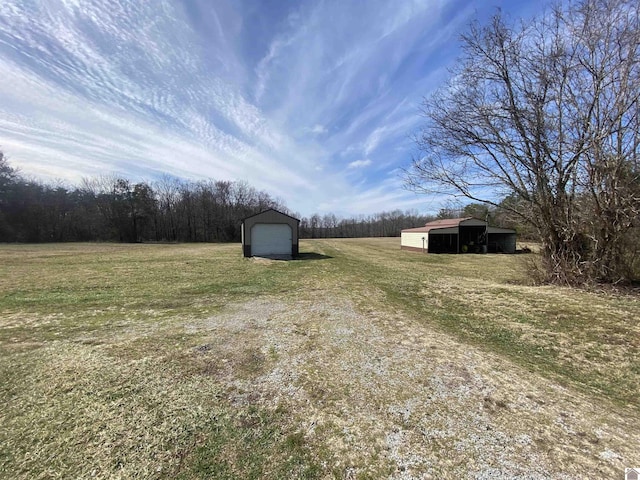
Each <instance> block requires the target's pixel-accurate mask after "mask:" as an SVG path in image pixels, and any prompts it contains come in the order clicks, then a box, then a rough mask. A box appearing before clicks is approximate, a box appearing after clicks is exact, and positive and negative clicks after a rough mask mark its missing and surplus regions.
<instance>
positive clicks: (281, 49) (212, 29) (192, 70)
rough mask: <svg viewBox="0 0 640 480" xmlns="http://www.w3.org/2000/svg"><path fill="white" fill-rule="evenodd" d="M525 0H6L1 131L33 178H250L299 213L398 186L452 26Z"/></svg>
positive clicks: (532, 4)
mask: <svg viewBox="0 0 640 480" xmlns="http://www.w3.org/2000/svg"><path fill="white" fill-rule="evenodd" d="M539 5H540V2H538V1H535V0H531V1H524V0H521V1H508V0H505V1H500V0H489V1H481V0H478V1H459V0H453V1H445V0H441V1H437V0H414V1H409V0H407V1H405V0H398V1H393V2H391V1H388V0H383V1H377V0H368V1H366V2H365V1H355V0H353V1H349V0H336V1H331V0H327V1H278V0H251V1H249V0H233V1H231V0H230V1H226V0H184V1H179V0H148V1H144V0H135V1H134V0H2V1H1V2H0V71H1V72H2V81H1V82H0V148H1V149H2V150H3V151H4V153H5V154H6V155H7V156H8V157H9V159H10V162H11V164H12V165H13V166H16V167H18V168H19V169H20V170H21V172H22V173H23V174H25V175H27V176H31V177H35V178H38V179H41V180H44V181H47V182H49V181H56V180H62V181H63V182H66V183H68V184H74V185H75V184H78V183H79V182H80V181H81V179H82V178H83V177H93V176H96V175H101V174H112V173H116V174H120V175H124V176H126V177H127V178H130V179H132V180H136V181H138V180H149V181H153V180H154V179H156V178H158V177H160V176H161V175H163V174H168V175H171V176H176V177H180V178H185V179H190V180H199V179H207V178H214V179H216V180H245V181H247V182H249V183H250V184H251V185H252V186H254V187H256V188H258V189H261V190H266V191H267V192H269V193H270V194H272V195H273V196H276V197H278V198H281V199H282V200H284V202H285V203H286V204H287V206H288V207H289V208H290V209H291V210H292V211H295V212H298V213H301V214H302V215H309V214H311V213H313V212H320V213H327V212H333V213H336V214H338V215H343V216H344V215H352V214H360V213H362V214H368V213H374V212H380V211H385V210H393V209H397V208H399V209H402V210H405V209H417V210H418V211H421V212H430V211H431V212H433V211H437V209H438V208H439V207H440V204H441V202H442V201H443V199H441V198H436V197H426V196H418V195H415V194H413V193H411V192H407V191H406V190H404V189H403V188H402V181H401V179H400V176H399V169H400V168H401V167H403V166H406V165H407V164H408V163H409V162H410V159H411V156H412V155H413V154H414V153H415V146H414V145H413V143H412V141H411V138H410V137H411V134H412V133H414V132H416V131H417V130H418V129H419V127H420V124H421V123H422V121H423V120H422V118H421V117H420V116H419V106H420V102H421V100H422V98H423V97H424V96H426V95H428V94H429V93H430V92H431V91H433V89H434V88H437V86H438V85H439V84H441V82H442V81H443V80H444V79H445V78H446V76H447V67H448V66H450V65H451V64H452V62H453V61H455V58H456V56H457V55H458V50H457V48H458V37H459V35H460V33H461V32H463V31H464V30H465V29H466V28H467V26H468V24H469V22H470V21H472V20H473V19H474V18H479V19H480V20H483V19H486V18H488V17H489V16H490V15H492V14H493V13H494V12H495V10H496V8H497V7H500V8H502V10H503V11H504V12H507V13H508V14H510V15H512V16H513V17H520V16H523V17H527V16H529V15H531V14H533V13H535V9H536V8H540V7H539Z"/></svg>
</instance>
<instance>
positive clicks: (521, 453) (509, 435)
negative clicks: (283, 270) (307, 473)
mask: <svg viewBox="0 0 640 480" xmlns="http://www.w3.org/2000/svg"><path fill="white" fill-rule="evenodd" d="M185 328H186V330H187V331H188V332H191V333H194V332H199V333H204V334H206V335H207V336H208V337H210V341H209V342H207V344H206V345H207V346H206V347H204V346H201V347H199V348H198V349H197V351H194V355H196V354H197V355H201V356H203V357H206V358H207V359H208V360H209V361H210V362H212V365H213V367H212V369H211V372H212V374H214V375H216V377H217V379H218V380H219V381H220V382H221V383H222V384H223V385H226V388H227V392H228V395H229V397H230V398H231V400H232V401H233V402H234V403H238V404H242V405H245V404H259V405H260V406H262V407H266V408H272V409H276V408H278V406H282V405H284V406H286V407H287V408H289V409H290V410H291V411H292V412H294V415H295V421H296V422H297V423H298V424H299V427H300V430H301V431H303V432H304V434H305V438H306V439H307V441H309V442H310V443H312V444H316V445H317V446H319V447H320V446H321V447H324V448H325V449H326V450H328V451H329V452H330V457H331V458H332V462H333V464H332V465H327V469H328V471H329V470H332V471H333V472H335V471H339V472H342V474H343V477H344V478H360V477H364V476H366V475H369V476H373V477H375V478H381V477H382V478H384V477H386V478H392V479H414V478H415V479H418V478H420V479H423V478H462V477H464V478H477V479H485V478H487V479H488V478H491V479H512V478H523V479H524V478H531V479H533V478H535V479H545V478H548V479H558V478H560V479H562V478H576V476H579V477H581V478H582V477H589V478H618V477H621V475H623V472H624V467H625V466H629V465H631V464H633V463H634V461H635V463H637V453H638V448H637V447H638V445H640V434H639V433H638V431H637V429H635V431H634V430H633V429H629V428H628V425H630V424H633V423H632V422H633V417H632V416H631V413H629V412H626V411H620V410H619V409H616V408H617V407H616V408H613V407H612V406H611V405H604V404H602V402H601V400H597V401H596V400H594V399H591V398H588V397H587V396H585V395H582V394H579V393H576V392H575V391H573V390H570V389H566V388H564V387H562V386H559V385H556V384H554V383H553V382H551V381H549V380H547V379H543V378H541V377H539V376H537V375H533V374H531V373H530V372H527V371H525V370H524V369H522V368H521V367H518V366H516V365H514V364H512V363H510V362H508V361H507V360H505V359H503V358H501V357H498V356H496V355H494V354H491V353H487V352H484V351H482V350H480V349H478V348H474V347H471V346H469V345H465V344H461V343H459V342H457V341H456V340H454V339H452V338H451V337H449V336H447V335H445V334H443V333H441V332H438V331H436V330H434V329H432V328H430V327H428V326H426V325H425V322H420V321H419V320H418V319H412V318H407V317H405V316H403V315H400V314H397V313H393V312H379V311H371V310H369V311H367V312H366V313H364V312H362V311H360V310H358V308H356V307H355V306H354V304H353V303H352V302H351V301H350V299H348V298H346V297H340V296H335V297H333V298H325V299H321V300H319V299H317V298H305V296H304V295H303V296H301V297H299V298H297V299H295V300H292V299H289V298H265V297H261V298H259V299H255V300H252V301H250V302H247V303H239V304H232V305H229V306H228V307H227V308H226V309H224V310H223V311H222V312H221V313H220V314H218V315H216V316H213V317H211V318H208V319H206V320H203V321H197V322H195V321H194V322H192V323H189V324H188V325H186V327H185Z"/></svg>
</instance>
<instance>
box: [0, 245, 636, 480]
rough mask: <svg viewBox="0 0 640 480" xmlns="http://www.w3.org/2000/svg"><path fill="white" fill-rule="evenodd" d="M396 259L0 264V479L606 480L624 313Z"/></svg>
mask: <svg viewBox="0 0 640 480" xmlns="http://www.w3.org/2000/svg"><path fill="white" fill-rule="evenodd" d="M397 243H398V240H397V239H370V240H323V241H309V242H304V243H303V245H302V247H303V248H302V250H303V251H314V252H316V253H318V254H321V255H325V256H327V257H330V258H325V259H314V260H307V261H293V262H276V261H247V260H244V259H242V258H241V256H240V249H239V247H238V246H236V245H214V246H211V245H195V246H185V245H173V246H170V245H153V246H149V245H141V246H119V245H71V246H65V245H62V246H35V247H26V246H10V247H7V246H5V247H2V248H1V249H0V294H1V295H2V299H3V300H2V306H1V309H0V352H1V353H2V356H1V357H0V376H1V380H2V382H1V386H0V401H2V403H3V405H4V406H5V407H4V408H3V409H2V411H1V412H0V422H1V423H2V425H3V428H2V429H1V430H0V445H1V447H0V476H3V477H6V478H69V477H90V476H95V477H96V478H176V477H178V478H203V477H206V478H241V477H244V478H387V477H388V478H398V479H401V478H460V477H461V476H471V477H473V478H515V477H517V476H522V477H524V478H575V477H595V478H616V477H618V476H620V475H622V472H624V466H630V465H631V464H632V463H633V462H634V461H635V460H636V457H635V456H636V455H637V452H638V451H640V434H639V433H638V432H637V429H635V430H634V429H633V428H630V426H633V425H635V421H636V419H637V415H638V411H639V410H640V408H639V405H638V402H637V400H635V399H637V398H638V397H637V395H638V385H639V383H640V382H638V380H639V379H640V368H638V365H639V363H638V345H639V344H640V341H638V338H637V335H638V319H639V318H640V306H639V305H638V301H637V298H634V297H631V296H623V295H609V294H603V293H601V294H598V293H589V292H583V291H575V290H570V289H561V288H548V287H532V286H528V285H526V283H525V282H524V278H523V273H522V272H523V270H522V267H521V265H520V263H519V262H520V259H519V258H518V257H514V256H505V255H466V256H449V255H432V256H429V255H427V256H423V255H420V254H409V253H406V252H401V251H399V248H398V244H397ZM308 258H323V257H321V256H319V255H318V256H315V257H308ZM620 383H625V384H627V385H622V386H619V385H618V384H620Z"/></svg>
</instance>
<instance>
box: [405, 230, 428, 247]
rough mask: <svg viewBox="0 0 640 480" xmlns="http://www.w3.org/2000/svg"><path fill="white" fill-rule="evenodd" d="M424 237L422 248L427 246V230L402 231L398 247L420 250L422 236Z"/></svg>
mask: <svg viewBox="0 0 640 480" xmlns="http://www.w3.org/2000/svg"><path fill="white" fill-rule="evenodd" d="M423 237H424V248H425V250H427V249H428V248H429V240H428V239H429V234H428V233H427V232H402V233H401V234H400V248H402V249H404V250H416V249H417V250H416V251H418V250H419V251H422V238H423Z"/></svg>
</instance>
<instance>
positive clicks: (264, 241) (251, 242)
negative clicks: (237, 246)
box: [241, 209, 300, 257]
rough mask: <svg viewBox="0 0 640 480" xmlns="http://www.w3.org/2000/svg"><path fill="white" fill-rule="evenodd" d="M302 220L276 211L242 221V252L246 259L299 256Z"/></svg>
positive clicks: (272, 210)
mask: <svg viewBox="0 0 640 480" xmlns="http://www.w3.org/2000/svg"><path fill="white" fill-rule="evenodd" d="M299 224H300V220H298V219H297V218H293V217H291V216H289V215H287V214H285V213H282V212H278V211H277V210H274V209H269V210H265V211H263V212H260V213H258V214H256V215H252V216H250V217H247V218H245V219H244V220H243V221H242V228H241V232H242V251H243V254H244V256H245V257H254V256H260V257H273V256H288V257H293V256H295V255H297V254H298V227H299Z"/></svg>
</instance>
